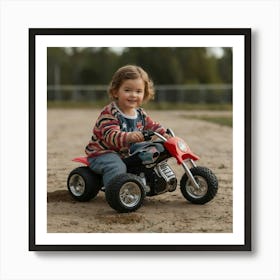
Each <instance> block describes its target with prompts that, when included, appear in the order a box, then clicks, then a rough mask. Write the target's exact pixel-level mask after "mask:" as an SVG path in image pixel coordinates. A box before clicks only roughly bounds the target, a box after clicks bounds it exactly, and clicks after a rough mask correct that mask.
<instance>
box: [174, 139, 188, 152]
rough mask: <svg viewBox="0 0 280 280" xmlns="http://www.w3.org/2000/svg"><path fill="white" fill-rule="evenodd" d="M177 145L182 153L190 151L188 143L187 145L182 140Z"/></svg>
mask: <svg viewBox="0 0 280 280" xmlns="http://www.w3.org/2000/svg"><path fill="white" fill-rule="evenodd" d="M177 145H178V148H179V149H180V150H181V151H182V152H186V151H187V149H188V147H187V145H186V143H185V142H184V141H182V140H179V141H178V144H177Z"/></svg>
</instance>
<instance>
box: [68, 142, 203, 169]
mask: <svg viewBox="0 0 280 280" xmlns="http://www.w3.org/2000/svg"><path fill="white" fill-rule="evenodd" d="M179 141H181V142H183V143H184V144H185V145H186V150H185V151H184V152H183V151H181V150H180V149H179V147H178V142H179ZM164 146H165V148H166V149H167V150H168V152H169V153H170V154H171V155H172V156H173V157H174V158H176V160H177V163H178V164H182V162H183V161H184V160H186V159H192V160H198V159H199V157H198V156H197V155H195V154H194V153H193V152H192V151H191V149H190V148H189V146H188V145H187V144H186V142H185V141H184V140H182V139H181V138H179V137H172V138H170V139H168V140H167V141H166V142H164ZM72 160H73V161H75V162H80V163H83V164H84V165H86V166H89V162H88V159H87V157H77V158H73V159H72Z"/></svg>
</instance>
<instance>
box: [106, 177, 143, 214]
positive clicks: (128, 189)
mask: <svg viewBox="0 0 280 280" xmlns="http://www.w3.org/2000/svg"><path fill="white" fill-rule="evenodd" d="M145 195H146V193H145V190H144V186H143V183H142V181H141V179H140V178H139V177H138V176H136V175H134V174H130V173H125V174H120V175H117V176H116V177H115V178H113V179H112V180H111V181H110V182H109V184H108V186H106V189H105V196H106V200H107V202H108V204H109V205H110V206H111V207H112V208H113V209H115V210H116V211H117V212H120V213H129V212H133V211H136V210H137V209H138V208H139V207H140V206H141V205H142V203H143V200H144V198H145Z"/></svg>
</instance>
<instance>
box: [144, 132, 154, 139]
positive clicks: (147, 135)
mask: <svg viewBox="0 0 280 280" xmlns="http://www.w3.org/2000/svg"><path fill="white" fill-rule="evenodd" d="M142 134H143V136H144V140H145V141H150V140H151V139H152V136H153V135H154V132H153V131H150V130H143V131H142Z"/></svg>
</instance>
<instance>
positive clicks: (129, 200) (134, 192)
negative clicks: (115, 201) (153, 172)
mask: <svg viewBox="0 0 280 280" xmlns="http://www.w3.org/2000/svg"><path fill="white" fill-rule="evenodd" d="M140 200H141V189H140V187H139V186H138V185H137V184H136V183H134V182H127V183H125V184H123V185H122V187H121V189H120V201H121V203H122V204H123V205H124V206H126V207H134V206H136V205H137V204H138V203H139V201H140Z"/></svg>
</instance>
